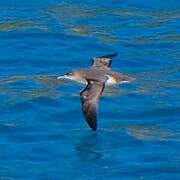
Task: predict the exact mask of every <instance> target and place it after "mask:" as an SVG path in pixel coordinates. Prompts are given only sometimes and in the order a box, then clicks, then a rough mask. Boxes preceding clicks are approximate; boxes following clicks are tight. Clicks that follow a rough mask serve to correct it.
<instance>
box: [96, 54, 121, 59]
mask: <svg viewBox="0 0 180 180" xmlns="http://www.w3.org/2000/svg"><path fill="white" fill-rule="evenodd" d="M117 55H118V53H113V54H107V55H104V56H101V57H98V58H110V59H111V58H113V57H115V56H117Z"/></svg>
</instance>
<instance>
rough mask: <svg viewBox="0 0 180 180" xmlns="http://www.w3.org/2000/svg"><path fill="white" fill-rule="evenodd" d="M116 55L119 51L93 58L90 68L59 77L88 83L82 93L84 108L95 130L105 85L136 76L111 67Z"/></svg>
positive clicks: (128, 79) (88, 120)
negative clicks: (99, 102) (98, 108)
mask: <svg viewBox="0 0 180 180" xmlns="http://www.w3.org/2000/svg"><path fill="white" fill-rule="evenodd" d="M116 55H117V53H115V54H110V55H105V56H102V57H98V58H93V63H92V66H91V67H90V68H87V69H79V70H75V71H71V72H69V73H67V74H65V75H64V76H59V77H58V79H61V78H65V79H70V80H73V81H76V82H79V83H82V84H86V88H85V89H84V90H83V91H82V92H81V93H80V95H81V102H82V110H83V114H84V116H85V118H86V121H87V122H88V124H89V126H90V127H91V128H92V129H93V130H96V128H97V106H98V105H97V102H98V99H99V97H100V95H101V94H102V92H103V90H104V87H105V86H112V85H115V84H119V83H126V82H130V81H132V80H134V78H131V77H128V76H127V75H123V74H121V73H119V72H116V71H112V70H111V69H110V65H111V61H112V58H113V57H114V56H116Z"/></svg>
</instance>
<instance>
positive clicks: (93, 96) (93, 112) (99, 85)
mask: <svg viewBox="0 0 180 180" xmlns="http://www.w3.org/2000/svg"><path fill="white" fill-rule="evenodd" d="M87 81H88V85H87V86H86V88H85V89H84V90H83V91H82V92H81V94H80V95H81V102H82V111H83V114H84V117H85V119H86V121H87V123H88V125H89V126H90V127H91V128H92V129H93V130H94V131H95V130H96V129H97V107H98V99H99V97H100V95H101V94H102V92H103V89H104V85H105V83H104V82H100V81H97V80H90V79H89V80H87Z"/></svg>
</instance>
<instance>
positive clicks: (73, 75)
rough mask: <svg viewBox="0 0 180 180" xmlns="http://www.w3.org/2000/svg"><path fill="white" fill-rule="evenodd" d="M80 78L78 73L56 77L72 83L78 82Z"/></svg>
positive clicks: (71, 72)
mask: <svg viewBox="0 0 180 180" xmlns="http://www.w3.org/2000/svg"><path fill="white" fill-rule="evenodd" d="M81 76H82V75H81V73H80V72H79V71H69V72H68V73H66V74H64V75H63V76H59V77H57V79H70V80H73V81H78V80H80V79H81V78H82V77H81Z"/></svg>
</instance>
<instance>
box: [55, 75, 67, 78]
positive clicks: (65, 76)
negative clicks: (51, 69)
mask: <svg viewBox="0 0 180 180" xmlns="http://www.w3.org/2000/svg"><path fill="white" fill-rule="evenodd" d="M66 78H67V75H63V76H58V77H57V79H66Z"/></svg>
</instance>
